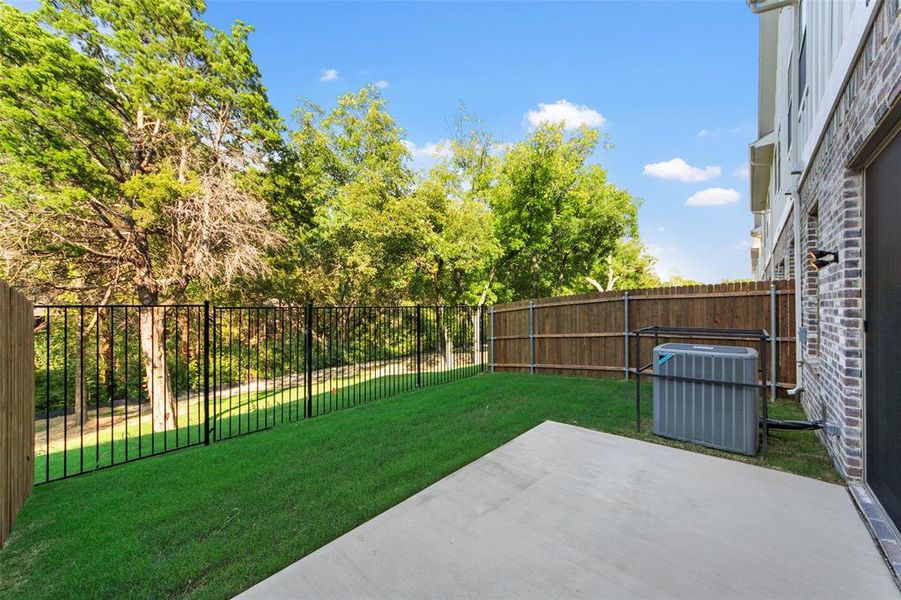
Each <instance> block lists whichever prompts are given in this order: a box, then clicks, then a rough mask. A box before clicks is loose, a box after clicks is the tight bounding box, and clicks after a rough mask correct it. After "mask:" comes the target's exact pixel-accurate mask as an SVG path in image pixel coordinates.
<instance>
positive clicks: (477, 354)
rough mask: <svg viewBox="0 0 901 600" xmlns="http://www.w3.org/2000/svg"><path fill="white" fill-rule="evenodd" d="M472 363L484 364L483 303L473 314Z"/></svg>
mask: <svg viewBox="0 0 901 600" xmlns="http://www.w3.org/2000/svg"><path fill="white" fill-rule="evenodd" d="M472 364H474V365H480V364H482V305H481V304H480V305H479V306H478V307H477V308H476V310H475V312H474V313H473V315H472Z"/></svg>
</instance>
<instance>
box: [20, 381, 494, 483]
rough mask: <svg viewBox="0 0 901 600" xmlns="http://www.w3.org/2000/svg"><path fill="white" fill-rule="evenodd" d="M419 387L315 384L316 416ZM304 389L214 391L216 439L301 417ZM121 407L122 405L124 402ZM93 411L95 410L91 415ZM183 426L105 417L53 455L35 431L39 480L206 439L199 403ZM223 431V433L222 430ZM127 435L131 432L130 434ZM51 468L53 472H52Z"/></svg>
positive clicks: (186, 411) (72, 434)
mask: <svg viewBox="0 0 901 600" xmlns="http://www.w3.org/2000/svg"><path fill="white" fill-rule="evenodd" d="M477 369H478V366H473V365H467V366H465V367H459V368H456V369H444V370H441V371H427V372H424V373H422V384H423V386H424V387H425V386H430V385H438V384H441V383H446V382H450V381H454V380H456V379H461V378H463V377H469V376H472V375H473V374H475V373H476V372H477ZM415 387H416V375H415V374H403V375H381V376H376V377H370V376H368V375H365V374H364V375H360V376H356V377H340V378H331V379H328V380H327V381H324V382H319V383H316V384H314V386H313V397H312V403H311V408H312V412H313V415H314V416H320V415H325V414H328V413H331V412H334V411H337V410H343V409H345V408H350V407H353V406H359V405H361V404H365V403H369V402H373V401H376V400H381V399H383V398H386V397H389V396H393V395H395V394H398V393H401V392H405V391H411V390H413V389H414V388H415ZM305 393H306V392H305V389H304V388H303V387H302V386H291V387H284V388H281V389H278V390H270V391H261V392H244V393H241V394H237V393H234V394H228V395H226V394H221V393H220V394H213V396H212V397H211V399H210V411H211V415H212V417H211V429H212V431H211V437H212V438H213V439H214V441H215V440H217V439H219V440H221V439H226V438H231V437H235V436H239V435H243V434H245V433H251V432H255V431H259V430H261V429H269V428H270V427H274V426H276V425H278V424H281V423H284V422H286V421H296V420H299V419H302V418H303V417H302V415H303V411H304V400H305V399H304V395H305ZM119 408H120V411H121V408H122V407H119ZM89 416H90V415H89ZM179 418H180V419H181V420H180V423H183V424H182V425H181V426H180V427H178V428H172V429H169V430H168V431H165V432H163V431H160V432H153V425H152V424H151V422H150V415H149V408H145V410H144V416H143V419H139V418H138V417H132V418H129V419H128V420H127V421H125V422H119V423H117V424H116V426H115V427H114V428H111V427H110V426H109V424H108V422H107V421H106V419H102V420H101V423H102V424H103V426H102V428H101V429H100V430H98V431H95V432H89V433H86V434H84V435H83V436H82V435H80V434H79V431H78V429H77V428H75V427H73V428H72V429H71V430H70V431H69V432H67V433H68V441H67V444H66V446H67V447H68V450H67V451H63V450H62V449H59V450H56V451H53V452H51V453H50V454H49V455H48V454H47V453H46V452H45V451H44V449H43V448H42V444H43V443H44V438H43V435H42V434H41V433H38V434H37V435H36V441H37V444H38V447H37V456H36V459H35V462H34V466H35V481H36V482H39V483H43V482H45V481H47V480H51V481H52V480H55V479H61V478H63V477H65V476H66V475H67V474H68V475H77V474H79V473H82V472H89V471H94V470H98V469H103V468H107V467H110V466H113V465H118V464H121V463H124V462H129V461H134V460H137V459H140V458H145V457H148V456H153V455H156V454H164V453H166V452H168V451H172V450H177V449H179V448H185V447H187V446H193V445H202V444H203V413H202V406H201V404H200V403H199V402H198V403H196V405H194V406H191V407H190V408H184V407H182V409H181V410H180V411H179ZM217 430H218V433H217ZM126 434H127V435H126ZM48 473H49V477H48Z"/></svg>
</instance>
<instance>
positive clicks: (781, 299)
mask: <svg viewBox="0 0 901 600" xmlns="http://www.w3.org/2000/svg"><path fill="white" fill-rule="evenodd" d="M794 289H795V288H794V282H793V281H790V280H789V281H775V282H769V281H757V282H742V283H722V284H716V285H695V286H684V287H661V288H648V289H641V290H630V291H626V292H594V293H590V294H580V295H577V296H565V297H559V298H543V299H540V300H523V301H519V302H510V303H508V304H498V305H495V306H494V307H492V309H490V310H489V324H488V326H489V336H488V343H489V358H490V363H491V365H492V368H493V370H496V371H525V372H533V373H555V374H561V375H578V376H587V377H620V378H621V377H625V376H626V373H627V372H628V371H629V369H630V368H634V367H635V365H634V362H635V356H634V352H635V350H634V343H633V342H634V336H632V335H631V333H630V332H632V331H635V330H636V329H639V328H642V327H649V326H652V325H660V326H669V327H706V328H733V329H766V330H767V331H769V332H775V336H776V343H775V350H776V366H777V383H778V385H779V386H780V387H783V388H791V387H793V386H794V384H795V338H794V332H795V309H794V302H795V295H794V294H795V292H794ZM689 341H690V342H693V343H702V344H712V343H719V344H723V343H724V342H722V340H720V341H719V342H717V341H716V340H709V339H706V340H705V339H703V338H693V339H686V338H668V339H661V340H660V342H661V343H663V342H689ZM729 344H735V345H743V346H749V347H754V348H755V349H756V348H757V341H756V340H754V339H750V338H749V339H747V340H739V341H732V340H730V341H729ZM652 345H653V344H643V345H642V348H641V350H642V355H643V356H642V364H646V363H647V362H649V361H650V360H651V352H652V348H651V346H652ZM762 358H765V359H767V360H769V359H770V358H771V357H770V356H767V357H762Z"/></svg>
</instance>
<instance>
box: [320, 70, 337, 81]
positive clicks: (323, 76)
mask: <svg viewBox="0 0 901 600" xmlns="http://www.w3.org/2000/svg"><path fill="white" fill-rule="evenodd" d="M340 79H341V74H340V73H338V69H322V70H321V71H319V81H322V82H327V81H338V80H340Z"/></svg>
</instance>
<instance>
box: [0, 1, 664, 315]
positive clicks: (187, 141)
mask: <svg viewBox="0 0 901 600" xmlns="http://www.w3.org/2000/svg"><path fill="white" fill-rule="evenodd" d="M204 10H205V5H204V3H203V2H201V1H199V0H167V1H165V2H161V3H160V2H149V1H148V0H125V1H122V0H116V1H113V0H45V1H44V3H43V5H42V8H41V9H40V10H39V11H38V12H37V13H36V14H25V13H22V12H21V11H18V10H17V9H14V8H12V7H8V6H3V7H0V42H2V43H0V66H2V72H0V215H2V217H3V218H2V220H0V221H2V223H0V248H2V249H3V256H4V258H5V263H4V264H2V265H0V275H2V276H4V277H5V278H7V279H11V280H13V282H14V283H16V284H18V285H21V286H23V287H26V288H28V290H29V291H30V292H31V294H32V295H33V296H34V297H36V298H37V299H39V300H51V299H59V300H66V299H68V300H81V301H107V300H110V299H123V300H133V299H135V298H137V299H138V300H139V301H141V302H142V303H145V304H146V303H155V302H166V301H173V300H176V299H194V300H199V299H201V298H204V297H211V296H213V297H214V298H219V299H228V300H233V301H244V300H251V299H252V300H259V301H270V300H273V299H276V298H277V299H282V300H286V301H289V302H298V301H306V300H314V301H316V302H318V303H330V304H365V303H379V304H390V303H398V302H422V303H462V302H467V303H484V302H488V301H495V300H501V301H504V300H511V299H517V298H524V297H529V296H532V297H535V296H551V295H555V294H559V293H565V292H568V291H573V290H586V289H592V288H591V284H589V280H588V278H593V279H595V280H598V281H606V282H607V283H608V284H610V286H611V287H623V286H635V285H647V284H650V283H654V282H655V281H656V280H655V279H654V276H653V271H652V268H651V267H652V259H650V258H649V257H648V255H647V253H646V252H644V250H643V248H642V246H641V244H640V240H639V238H638V228H637V211H638V202H637V201H636V200H635V199H634V198H632V196H631V195H630V194H629V193H628V192H627V191H625V190H623V189H620V188H617V187H616V186H615V185H613V184H612V183H610V182H609V181H608V179H607V174H606V171H605V170H604V169H603V168H602V167H601V166H600V165H598V164H596V163H595V162H593V160H594V156H595V154H596V152H597V150H598V149H599V148H600V147H606V146H607V145H606V142H605V140H604V139H603V138H602V136H601V135H600V134H599V133H598V132H597V131H596V130H593V129H589V128H583V129H581V130H579V131H576V132H567V131H566V130H565V129H564V128H563V127H562V125H552V124H544V125H542V126H540V127H538V128H537V129H536V130H534V131H532V132H531V133H530V134H529V135H527V136H526V138H525V139H523V140H521V141H519V142H517V143H514V144H510V145H501V144H498V143H496V142H495V140H494V139H493V138H492V136H491V135H490V133H488V132H487V131H486V130H485V129H484V127H483V124H482V123H481V122H480V121H479V120H478V119H477V118H475V117H474V116H472V115H471V114H470V113H468V112H467V111H466V110H465V108H464V109H463V110H461V112H460V115H459V117H458V119H457V122H456V128H455V132H454V134H453V136H452V139H451V141H450V142H449V143H448V145H447V148H445V152H443V153H442V155H441V158H440V160H438V161H437V164H435V165H434V166H433V167H432V168H431V169H429V170H428V171H427V172H424V173H417V172H416V171H415V170H414V169H413V168H412V165H411V160H410V152H409V149H408V146H407V143H406V142H405V139H404V136H405V134H404V131H403V130H402V129H401V128H400V127H399V126H398V124H397V123H396V122H395V121H394V119H393V118H392V116H391V115H390V114H389V112H388V107H387V103H386V101H385V99H384V98H383V97H382V96H381V95H380V93H379V90H378V89H376V88H375V87H372V86H370V87H366V88H363V89H361V90H359V91H358V92H355V93H347V94H345V95H343V96H341V97H340V98H338V100H337V102H336V104H335V106H334V107H332V108H330V109H325V108H323V107H321V106H317V105H315V104H313V103H311V102H305V103H303V104H302V106H301V107H300V108H299V109H298V110H297V112H296V120H297V127H296V128H295V129H294V130H293V131H291V132H290V134H289V135H286V130H285V128H284V126H283V124H282V122H281V120H280V118H279V116H278V114H277V113H276V111H275V110H274V109H273V108H272V106H271V105H270V103H269V101H268V99H267V97H266V92H265V89H264V87H263V85H262V79H261V76H260V73H259V70H258V69H257V66H256V64H255V63H254V61H253V57H252V55H251V52H250V49H249V46H248V43H247V40H248V36H249V35H250V33H251V27H249V26H248V25H246V24H244V23H240V22H237V23H235V24H234V25H233V26H232V27H231V29H230V31H228V32H225V31H221V30H218V29H216V28H214V27H212V26H210V25H209V24H207V23H206V22H204V21H203V19H202V14H203V12H204ZM611 282H612V283H611Z"/></svg>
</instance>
